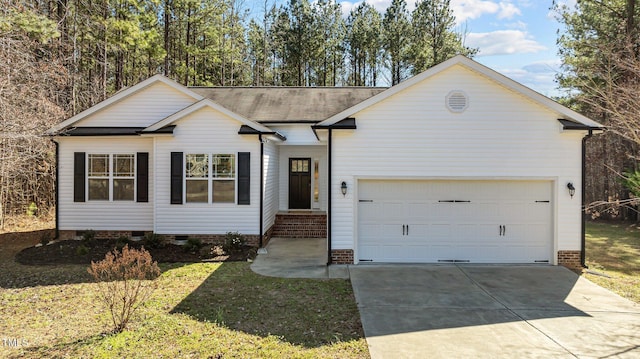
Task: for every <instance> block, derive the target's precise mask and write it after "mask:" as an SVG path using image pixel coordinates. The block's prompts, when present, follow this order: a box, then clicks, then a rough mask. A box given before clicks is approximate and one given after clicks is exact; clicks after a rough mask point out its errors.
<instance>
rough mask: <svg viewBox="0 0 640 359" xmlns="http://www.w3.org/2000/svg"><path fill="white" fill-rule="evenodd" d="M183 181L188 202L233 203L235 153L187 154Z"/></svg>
mask: <svg viewBox="0 0 640 359" xmlns="http://www.w3.org/2000/svg"><path fill="white" fill-rule="evenodd" d="M185 182H186V183H185V192H186V193H185V195H186V196H185V197H186V202H188V203H234V202H235V194H236V161H235V155H233V154H204V153H200V154H187V155H186V156H185Z"/></svg>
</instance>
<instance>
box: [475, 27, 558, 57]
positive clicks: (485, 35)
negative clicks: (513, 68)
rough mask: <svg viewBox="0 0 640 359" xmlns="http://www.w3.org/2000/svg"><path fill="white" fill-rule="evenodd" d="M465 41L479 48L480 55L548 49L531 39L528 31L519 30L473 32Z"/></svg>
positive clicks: (523, 52)
mask: <svg viewBox="0 0 640 359" xmlns="http://www.w3.org/2000/svg"><path fill="white" fill-rule="evenodd" d="M465 42H466V45H467V46H471V47H475V48H478V49H479V52H478V56H489V55H510V54H525V53H535V52H538V51H543V50H546V49H547V48H546V47H545V46H544V45H542V44H540V43H539V42H537V41H535V40H534V39H531V38H530V36H529V35H528V33H527V32H524V31H519V30H499V31H493V32H471V33H469V34H467V36H466V38H465Z"/></svg>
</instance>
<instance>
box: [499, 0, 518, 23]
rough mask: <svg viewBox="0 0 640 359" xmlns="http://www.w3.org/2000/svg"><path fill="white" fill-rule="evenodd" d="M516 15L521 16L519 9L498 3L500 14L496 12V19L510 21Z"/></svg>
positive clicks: (505, 3) (508, 4)
mask: <svg viewBox="0 0 640 359" xmlns="http://www.w3.org/2000/svg"><path fill="white" fill-rule="evenodd" d="M516 15H522V12H520V9H518V8H517V7H516V6H515V5H513V4H512V3H509V2H501V3H500V12H498V19H511V18H512V17H514V16H516Z"/></svg>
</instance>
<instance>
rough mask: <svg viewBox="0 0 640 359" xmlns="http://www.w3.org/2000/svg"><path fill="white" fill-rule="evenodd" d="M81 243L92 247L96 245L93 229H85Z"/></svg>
mask: <svg viewBox="0 0 640 359" xmlns="http://www.w3.org/2000/svg"><path fill="white" fill-rule="evenodd" d="M82 241H83V242H84V244H85V245H87V246H89V247H93V246H95V245H96V231H94V230H93V229H87V230H86V231H84V232H82Z"/></svg>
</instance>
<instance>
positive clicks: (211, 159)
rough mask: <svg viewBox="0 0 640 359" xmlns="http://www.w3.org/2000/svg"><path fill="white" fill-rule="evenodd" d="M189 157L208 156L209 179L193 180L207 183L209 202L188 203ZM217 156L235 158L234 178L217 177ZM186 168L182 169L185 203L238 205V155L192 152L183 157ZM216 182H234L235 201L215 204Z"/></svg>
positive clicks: (196, 203) (190, 203)
mask: <svg viewBox="0 0 640 359" xmlns="http://www.w3.org/2000/svg"><path fill="white" fill-rule="evenodd" d="M189 155H206V156H207V161H208V162H207V177H206V178H201V179H200V178H198V179H193V178H191V180H196V181H207V190H208V193H207V202H188V201H187V180H189V179H190V178H189V177H187V156H189ZM217 156H230V157H231V158H233V177H216V176H215V175H216V174H215V173H214V171H213V168H214V163H213V162H214V158H216V157H217ZM182 162H183V163H184V168H183V169H182V173H183V180H182V198H184V203H185V204H189V205H196V206H197V205H222V206H224V205H235V204H237V203H238V155H237V154H235V153H213V152H197V151H195V152H190V153H185V154H184V155H183V161H182ZM214 181H233V201H232V202H214V201H213V182H214Z"/></svg>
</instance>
